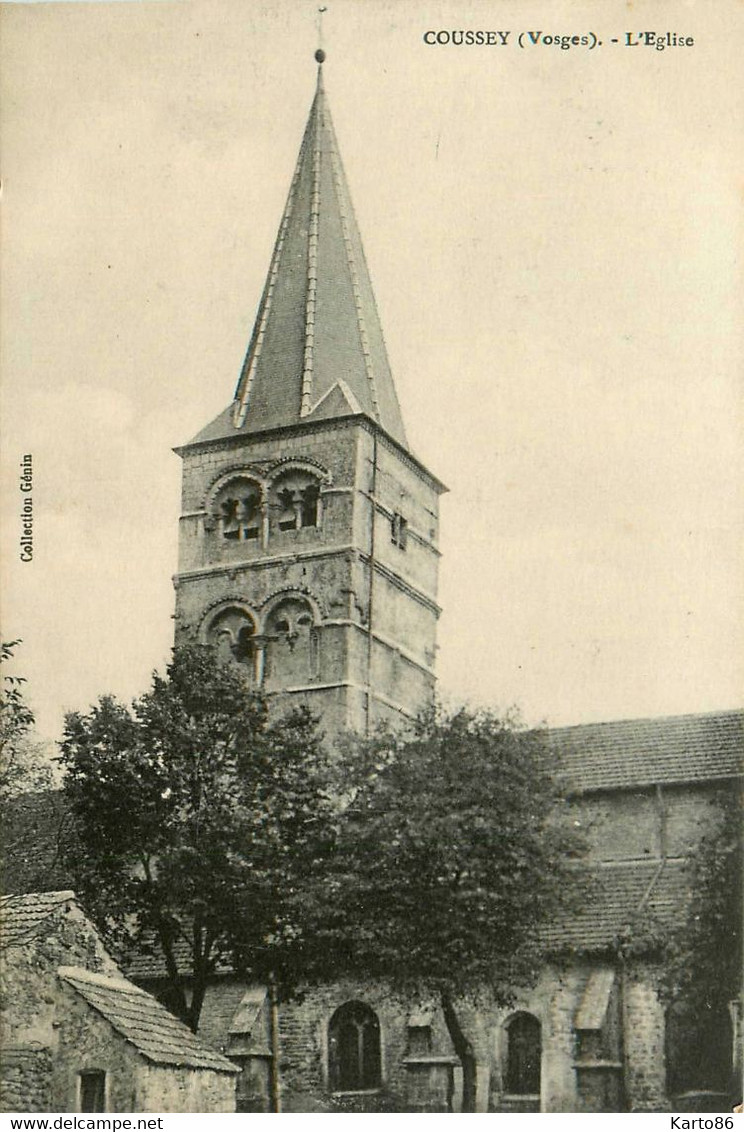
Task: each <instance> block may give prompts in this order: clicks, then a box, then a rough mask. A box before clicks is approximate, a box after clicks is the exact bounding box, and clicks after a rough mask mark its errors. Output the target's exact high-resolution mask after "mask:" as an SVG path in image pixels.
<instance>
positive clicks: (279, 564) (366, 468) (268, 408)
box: [175, 53, 444, 735]
mask: <svg viewBox="0 0 744 1132" xmlns="http://www.w3.org/2000/svg"><path fill="white" fill-rule="evenodd" d="M316 58H318V64H319V65H318V83H317V90H316V93H315V98H314V100H313V104H312V107H311V109H310V116H309V119H308V123H307V127H306V129H305V133H304V137H303V139H302V145H301V147H300V154H299V158H298V161H297V166H296V168H295V172H294V176H293V178H292V184H291V187H290V190H289V196H288V199H287V203H286V206H285V209H284V214H283V216H282V219H281V223H280V226H279V233H278V235H277V239H276V244H275V247H274V252H273V255H272V258H271V264H270V267H269V272H268V277H267V279H266V284H265V287H264V291H263V295H262V298H261V302H260V305H259V308H258V315H257V317H256V324H255V327H254V330H253V335H252V337H251V341H250V345H249V347H248V353H247V356H246V359H245V363H244V365H243V369H242V372H241V375H240V380H239V381H238V385H237V389H236V391H235V396H234V399H233V401H232V402H231V404H230V405H229V406H228V407H227V408H226V409H225V410H224V412H222V413H221V414H220V415H219V416H218V417H217V419H216V420H214V421H212V423H211V424H208V425H207V426H206V428H204V429H203V430H202V431H201V432H200V433H199V434H198V435H197V436H196V437H195V438H194V439H193V440H192V441H191V442H190V443H189V444H186V445H184V446H183V447H182V448H179V449H177V450H176V451H177V452H178V454H179V455H180V456H181V457H182V458H183V493H182V515H181V525H180V542H179V564H178V574H177V576H176V579H175V585H176V640H177V641H179V640H185V639H195V640H201V641H203V642H211V643H213V644H215V645H216V646H217V648H218V650H219V651H220V653H221V654H222V655H223V656H224V657H226V658H229V659H231V660H232V661H234V662H235V663H238V664H241V665H244V666H245V668H246V670H247V672H248V673H249V675H250V679H251V680H252V681H253V682H254V683H255V684H256V686H257V687H260V688H261V690H262V691H263V692H264V693H265V694H266V695H267V696H268V697H270V699H271V701H272V702H273V703H274V704H276V705H277V706H279V707H282V706H283V705H286V706H289V705H291V704H292V703H298V702H302V703H306V704H307V705H308V706H309V708H310V710H311V711H313V713H314V714H316V715H318V716H320V717H321V720H322V726H323V727H324V729H325V731H326V733H327V734H331V735H332V734H336V733H338V732H339V731H343V730H346V729H351V730H354V731H358V732H364V731H368V730H369V729H370V728H373V727H374V726H375V725H376V724H377V723H378V722H379V721H381V720H383V719H387V720H392V721H393V722H397V723H403V722H404V721H405V720H407V719H410V718H411V717H412V716H414V715H415V714H416V713H417V712H418V711H419V710H420V708H421V707H423V706H424V705H425V704H426V703H427V702H428V701H430V700H431V698H432V695H433V692H434V681H435V676H434V662H435V656H436V626H437V618H438V615H439V607H438V605H437V573H438V564H439V551H438V549H437V538H438V499H439V495H440V493H441V492H442V491H443V490H444V489H443V486H442V484H441V483H440V482H439V481H438V480H437V479H436V478H435V477H434V476H432V475H431V473H430V472H428V471H427V469H426V468H425V467H424V466H423V464H422V463H421V462H420V461H419V460H417V459H416V458H415V457H414V456H413V455H412V453H411V452H410V450H409V448H408V444H407V441H406V435H405V431H404V428H403V420H402V418H401V413H400V407H399V405H398V399H397V396H396V393H395V386H394V384H393V379H392V375H391V373H390V366H389V364H388V359H387V353H386V350H385V343H384V341H383V336H382V329H381V327H380V322H379V317H378V314H377V309H376V306H375V301H374V296H373V293H372V286H371V283H370V279H369V274H368V271H367V265H366V262H365V258H364V252H363V250H362V243H361V239H360V236H359V231H358V228H357V223H356V219H355V217H354V211H353V208H352V205H351V199H350V196H349V191H348V188H347V185H346V178H345V175H344V171H343V167H342V165H341V159H340V157H339V152H338V145H337V143H336V137H335V134H334V130H333V125H332V122H331V116H330V112H329V109H328V103H327V99H326V95H325V92H324V90H323V81H322V61H323V56H322V53H318V56H316ZM422 408H423V406H422Z"/></svg>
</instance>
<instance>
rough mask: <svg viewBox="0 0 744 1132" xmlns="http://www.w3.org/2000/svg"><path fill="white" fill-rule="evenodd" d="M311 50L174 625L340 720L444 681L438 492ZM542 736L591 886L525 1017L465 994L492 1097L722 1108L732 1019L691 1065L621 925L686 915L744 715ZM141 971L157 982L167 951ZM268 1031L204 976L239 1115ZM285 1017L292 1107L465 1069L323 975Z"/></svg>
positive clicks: (392, 1095)
mask: <svg viewBox="0 0 744 1132" xmlns="http://www.w3.org/2000/svg"><path fill="white" fill-rule="evenodd" d="M316 59H317V60H318V78H317V89H316V93H315V97H314V100H313V103H312V107H311V110H310V116H309V119H308V122H307V127H306V129H305V133H304V137H303V139H302V144H301V147H300V153H299V158H298V161H297V165H296V168H295V171H294V175H293V177H292V182H291V186H290V190H289V195H288V198H287V202H286V205H285V208H284V212H283V215H282V218H281V223H280V225H279V232H278V235H277V238H276V244H275V246H274V251H273V254H272V257H271V262H270V265H269V270H268V276H267V279H266V284H265V287H264V291H263V295H262V297H261V300H260V304H259V307H258V313H257V317H256V322H255V327H254V330H253V335H252V337H251V340H250V344H249V347H248V353H247V356H246V359H245V363H244V365H243V368H242V372H241V374H240V379H239V381H238V384H237V388H236V390H235V394H234V397H233V399H232V401H231V403H230V404H229V405H228V406H227V407H226V408H225V410H224V411H223V412H222V413H220V415H219V416H218V417H217V418H216V419H215V420H214V421H212V422H211V423H210V424H208V425H207V426H206V427H205V428H204V429H202V431H201V432H200V433H199V434H198V435H197V436H196V437H195V438H194V439H193V440H192V441H191V442H190V443H188V444H186V445H184V446H183V447H182V448H180V449H178V450H177V451H178V453H179V455H180V456H181V457H182V458H183V496H182V515H181V527H180V544H179V545H180V549H179V564H178V574H177V577H176V579H175V586H176V640H177V641H183V640H198V641H202V642H209V643H212V644H214V645H215V646H216V647H217V649H218V650H219V652H220V653H221V654H222V655H223V656H224V657H225V658H229V659H232V660H233V661H235V662H237V663H239V664H241V665H242V666H244V668H245V671H246V674H247V676H248V679H249V680H250V681H251V682H252V683H253V684H254V686H255V687H256V688H258V689H260V690H261V691H262V693H264V694H265V695H266V696H267V697H268V698H269V701H270V703H271V704H272V705H274V706H275V708H276V710H279V711H282V710H284V709H285V708H286V707H289V706H291V705H293V704H306V705H307V706H308V707H309V708H310V710H311V711H312V712H313V713H314V714H315V715H317V716H319V717H320V719H321V725H322V727H323V729H324V730H325V732H326V734H327V735H329V736H331V737H333V736H338V735H342V734H343V733H345V732H349V731H351V732H357V733H369V732H370V730H372V729H374V728H375V726H376V725H377V724H378V723H380V722H382V721H387V722H391V723H393V724H394V725H396V726H404V725H405V723H406V721H408V720H410V719H412V718H413V717H415V716H416V715H417V713H418V712H419V711H420V709H421V708H422V707H423V706H424V705H426V704H427V703H429V702H431V700H432V698H433V694H434V682H435V674H434V665H435V658H436V629H437V618H438V615H439V607H438V605H437V573H438V562H439V549H438V534H439V531H438V498H439V495H440V494H441V492H442V491H443V490H445V489H444V487H443V485H442V484H441V483H440V482H439V480H438V479H437V478H436V477H435V476H434V475H433V474H432V473H431V472H430V471H429V470H428V469H427V468H426V467H425V466H424V464H422V463H421V461H420V460H419V459H417V458H416V457H415V456H414V455H413V453H412V452H411V451H410V448H409V446H408V442H407V440H406V433H405V428H404V424H403V420H402V417H401V412H400V407H399V404H398V399H397V396H396V392H395V385H394V382H393V378H392V375H391V371H390V365H389V362H388V358H387V354H386V350H385V343H384V340H383V334H382V328H381V326H380V320H379V317H378V313H377V309H376V306H375V300H374V296H373V292H372V286H371V282H370V277H369V273H368V270H367V265H366V262H365V257H364V251H363V248H362V242H361V238H360V234H359V230H358V228H357V222H356V219H355V216H354V210H353V208H352V204H351V198H350V195H349V190H348V187H347V183H346V178H345V175H344V170H343V166H342V163H341V158H340V155H339V149H338V144H337V141H336V137H335V134H334V129H333V125H332V122H331V116H330V111H329V108H328V101H327V98H326V94H325V91H324V88H323V78H322V64H323V59H324V55H323V53H322V52H320V51H319V52H318V53H317V55H316ZM550 744H551V750H552V751H553V753H554V754H555V758H556V766H557V765H558V764H559V763H560V764H561V765H562V766H564V768H566V769H567V772H568V775H569V790H570V791H571V796H572V799H573V801H572V805H573V806H574V809H575V812H576V815H577V816H576V820H577V823H581V824H583V825H584V826H585V828H586V829H587V830H588V831H589V836H590V841H591V854H590V861H589V863H588V866H587V867H588V868H589V870H590V871H591V872H593V874H595V877H594V879H595V882H596V883H595V885H594V889H593V891H594V896H593V897H592V901H591V906H590V907H587V909H586V910H585V913H584V914H582V915H580V916H578V917H574V918H573V919H572V920H571V921H568V922H566V923H563V924H555V925H553V927H552V928H551V930H550V933H549V936H550V938H549V940H548V946H549V950H550V953H551V954H552V955H553V956H554V961H551V963H549V964H546V969H545V972H544V975H543V977H542V979H541V980H540V982H539V984H538V985H537V986H536V987H535V988H532V989H530V990H528V991H525V993H524V994H523V995H521V996H520V995H519V994H517V995H516V998H517V1005H516V1006H515V1008H514V1009H513V1010H511V1011H504V1010H501V1011H497V1012H495V1013H494V1014H493V1016H489V1017H485V1016H483V1015H480V1014H477V1012H474V1011H472V1012H471V1014H470V1017H469V1022H470V1033H471V1039H472V1042H473V1046H474V1048H475V1049H476V1054H477V1061H478V1076H477V1108H478V1110H479V1111H507V1112H508V1111H512V1112H525V1111H558V1112H569V1111H595V1112H602V1111H605V1112H607V1111H643V1110H645V1111H663V1110H666V1109H669V1108H672V1107H674V1108H676V1110H677V1111H680V1110H681V1109H684V1108H685V1107H686V1106H688V1107H689V1106H692V1109H693V1110H695V1109H698V1110H699V1109H700V1107H701V1106H703V1107H705V1106H706V1105H707V1106H708V1107H712V1108H713V1109H715V1110H718V1108H719V1107H720V1106H721V1105H722V1104H724V1103H725V1101H724V1097H725V1092H726V1089H727V1088H728V1087H729V1085H728V1084H727V1082H729V1083H730V1080H731V1068H732V1066H731V1049H732V1027H733V1029H737V1028H738V1027H739V1022H738V1014H737V1013H736V1011H735V1010H733V1008H732V1013H731V1015H730V1017H729V1016H727V1017H725V1018H722V1019H721V1020H720V1026H719V1027H718V1031H719V1032H720V1034H721V1041H720V1043H719V1046H720V1048H718V1049H716V1050H714V1051H712V1052H711V1051H709V1053H710V1056H709V1057H708V1058H707V1061H708V1062H710V1063H711V1064H709V1065H707V1067H706V1065H703V1068H699V1066H698V1069H696V1070H695V1072H696V1073H697V1076H694V1079H692V1078H690V1076H689V1073H688V1075H687V1077H685V1073H686V1072H687V1070H684V1069H680V1068H679V1066H680V1065H681V1064H684V1065H687V1066H689V1065H690V1064H694V1063H695V1061H696V1059H695V1058H694V1057H693V1058H692V1059H691V1058H690V1057H689V1050H688V1051H687V1054H686V1060H685V1058H684V1057H682V1058H681V1060H680V1055H679V1054H678V1053H675V1051H674V1050H673V1049H671V1048H670V1046H669V1040H668V1038H669V1034H668V1032H667V1030H668V1027H667V1026H666V1020H665V1013H664V1008H663V1006H662V1003H661V1001H660V999H659V996H658V993H657V989H656V985H657V984H656V980H657V975H658V970H655V968H654V963H653V957H649V956H645V957H641V958H637V959H636V961H635V962H634V964H633V965H632V968H629V967H628V965H627V964H625V963H624V961H621V960H620V958H619V948H618V941H619V940H620V939H621V938H622V937H623V935H624V934H625V933H627V931H628V930H629V928H630V926H631V925H638V924H639V922H644V921H645V920H648V918H649V917H650V918H651V920H652V921H653V923H654V924H655V926H656V928H657V929H658V930H661V931H665V930H668V928H669V926H671V924H673V923H674V922H675V921H677V920H678V919H679V916H680V914H681V911H680V910H681V909H682V908H683V907H684V904H685V899H686V880H685V865H686V862H687V861H688V860H689V858H690V857H691V855H692V854H693V853H694V852H695V848H696V846H697V844H698V843H699V840H700V837H701V836H702V835H703V833H704V832H705V831H706V830H707V829H710V828H711V822H713V821H715V814H716V812H717V811H716V805H717V799H719V798H720V790H721V789H731V788H732V787H733V785H734V782H735V780H736V779H737V777H738V778H740V776H741V770H742V763H741V755H742V717H741V713H736V712H733V713H723V714H722V715H720V716H700V717H695V716H689V717H679V718H677V719H669V720H652V721H641V722H638V721H636V722H632V721H630V722H624V723H619V724H601V725H594V726H593V727H576V728H565V729H560V730H559V731H555V732H553V733H552V734H551V737H550ZM567 952H569V953H570V955H571V956H572V957H573V958H572V959H571V960H570V961H569V962H567V961H566V958H565V957H566V953H567ZM577 956H578V957H579V958H577ZM561 957H563V958H561ZM131 974H132V977H134V978H135V979H139V980H140V981H142V982H144V984H145V985H149V986H151V987H152V988H153V989H155V988H156V987H157V982H158V971H157V970H156V969H155V967H154V966H153V960H152V959H147V958H144V957H143V959H142V960H141V961H135V964H134V967H133V970H132V971H131ZM463 1011H464V1015H465V1016H467V1006H466V1004H463ZM270 1029H271V1027H270V1018H269V1006H268V1003H267V1000H266V997H265V993H264V990H263V989H262V988H259V987H246V986H245V985H243V984H241V983H240V981H239V980H236V979H235V978H234V977H233V976H232V975H231V974H230V972H229V971H225V972H223V973H222V974H221V975H220V976H218V977H216V978H215V980H214V984H213V986H212V987H211V988H210V991H209V993H208V995H207V999H206V1001H205V1005H204V1009H203V1013H202V1021H201V1032H202V1033H203V1035H204V1036H206V1037H207V1038H208V1040H210V1041H211V1042H212V1043H213V1044H215V1045H217V1046H218V1047H219V1048H220V1049H221V1050H223V1051H224V1052H225V1053H227V1055H228V1056H230V1057H232V1058H234V1059H237V1060H238V1061H239V1062H240V1064H241V1065H242V1066H243V1072H242V1074H241V1077H240V1079H239V1082H238V1104H239V1108H241V1109H243V1110H248V1109H256V1110H262V1109H265V1108H266V1107H267V1105H268V1103H269V1101H268V1079H269V1078H268V1065H269V1062H270V1059H271V1049H270V1045H271V1042H270ZM278 1031H279V1039H280V1040H279V1045H280V1050H279V1077H280V1080H281V1090H282V1105H283V1107H284V1108H285V1110H287V1111H297V1112H310V1111H340V1110H344V1109H347V1110H348V1109H352V1110H353V1109H358V1110H362V1111H429V1112H436V1111H452V1110H453V1109H454V1110H455V1111H456V1110H457V1107H458V1104H459V1100H458V1089H461V1083H462V1077H461V1070H460V1068H459V1061H458V1058H457V1057H456V1055H455V1052H454V1050H453V1048H452V1045H451V1042H450V1039H449V1036H448V1033H447V1030H446V1027H445V1025H444V1020H443V1018H442V1016H441V1010H440V1008H439V1007H438V1005H437V1003H435V1002H431V1003H426V1002H423V1003H422V1002H417V1003H408V1002H405V1001H404V1000H402V999H401V998H400V997H399V996H398V995H396V994H395V993H393V992H392V991H391V989H390V988H388V987H385V986H382V985H366V986H357V985H354V986H352V985H338V986H325V987H318V988H314V989H310V990H309V991H308V993H307V994H306V995H305V996H304V997H303V999H302V1001H301V1002H299V1003H289V1004H283V1005H282V1007H281V1012H280V1017H279V1020H278ZM697 1061H698V1062H700V1063H705V1062H706V1058H702V1059H697ZM685 1097H687V1100H686V1099H685ZM391 1106H392V1107H391ZM396 1106H397V1107H396Z"/></svg>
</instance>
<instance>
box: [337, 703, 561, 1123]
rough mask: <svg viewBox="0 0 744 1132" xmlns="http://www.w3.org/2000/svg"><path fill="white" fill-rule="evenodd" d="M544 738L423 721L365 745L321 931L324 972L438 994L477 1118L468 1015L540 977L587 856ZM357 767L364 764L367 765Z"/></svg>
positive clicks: (474, 720)
mask: <svg viewBox="0 0 744 1132" xmlns="http://www.w3.org/2000/svg"><path fill="white" fill-rule="evenodd" d="M545 754H546V752H545V750H544V747H543V742H542V739H541V736H540V734H539V733H536V732H526V731H523V730H519V729H518V728H516V727H515V726H513V725H512V723H511V721H509V720H507V721H502V720H499V719H497V718H495V717H494V716H493V715H490V714H486V713H482V714H481V713H479V714H473V713H470V712H467V711H460V712H458V713H456V714H455V715H453V716H451V717H449V718H447V717H437V716H435V715H431V716H429V717H427V718H426V719H423V720H422V721H421V722H420V723H419V725H418V728H417V730H416V733H415V734H414V735H413V736H411V737H409V738H405V739H401V738H398V739H396V738H395V737H392V736H378V737H377V738H376V739H375V740H374V741H373V742H372V743H370V744H368V745H367V746H366V747H362V750H361V756H362V757H361V759H360V760H359V761H358V766H359V767H360V768H361V773H360V774H359V775H358V778H357V781H356V784H355V786H354V788H353V790H352V794H353V801H352V802H351V804H350V805H349V807H348V809H347V811H346V813H345V817H344V821H343V822H342V824H341V827H340V830H339V840H338V844H337V847H336V852H335V854H334V863H333V869H332V872H331V875H330V876H329V878H328V879H327V883H326V885H325V887H324V890H323V897H324V905H323V908H322V909H321V910H320V913H319V920H318V926H317V929H316V934H317V940H318V947H317V949H316V955H317V956H319V957H320V959H321V963H322V962H325V964H326V970H325V971H320V972H319V975H321V976H322V975H323V974H325V975H327V974H328V973H330V972H335V973H336V974H338V973H340V972H342V971H344V972H346V973H349V974H356V975H361V976H363V977H365V978H366V977H375V976H378V977H380V978H383V979H390V980H392V981H393V983H394V984H397V986H398V987H399V988H400V989H401V990H404V991H406V992H407V993H417V992H418V993H427V992H429V993H430V992H432V991H434V992H437V993H438V995H439V998H440V1001H441V1005H442V1009H443V1014H444V1018H445V1021H446V1023H447V1026H448V1029H449V1032H450V1035H451V1038H452V1042H453V1045H454V1048H455V1050H456V1052H457V1054H458V1056H459V1058H460V1060H461V1062H462V1066H463V1076H464V1090H463V1091H464V1097H463V1107H464V1109H465V1110H466V1111H473V1109H474V1101H475V1053H474V1046H473V1043H472V1041H471V1039H470V1038H469V1037H468V1035H467V1034H466V1032H465V1027H464V1026H463V1024H462V1021H461V1019H460V1017H459V1013H458V1004H462V1002H463V1000H467V999H468V998H470V999H471V1000H472V999H473V997H474V996H475V997H478V996H481V995H482V994H483V993H484V991H485V992H486V993H487V994H488V995H489V996H490V997H491V1001H492V1002H493V1003H495V1004H501V1005H506V1004H509V1003H510V1002H511V1001H512V995H513V990H514V987H515V986H519V985H521V986H524V985H526V984H530V983H531V982H533V981H534V979H535V978H536V977H537V974H538V971H539V967H540V960H541V958H544V956H543V954H542V948H541V945H540V936H541V928H542V926H543V925H544V923H545V921H546V919H547V918H549V917H550V916H551V915H553V914H554V913H555V912H556V910H557V909H558V907H559V906H560V905H561V904H562V903H564V902H565V901H566V900H567V898H568V895H569V893H570V891H571V882H570V878H571V869H570V866H569V859H570V855H571V854H572V853H575V852H576V851H577V850H578V848H579V846H578V843H577V840H576V835H575V833H574V832H573V829H572V828H569V827H567V825H566V824H565V823H564V822H563V821H562V820H561V817H560V812H561V807H560V795H559V794H558V791H557V789H556V787H555V786H554V784H553V782H552V781H551V779H550V778H549V776H548V775H547V773H546V757H545ZM357 757H358V756H357Z"/></svg>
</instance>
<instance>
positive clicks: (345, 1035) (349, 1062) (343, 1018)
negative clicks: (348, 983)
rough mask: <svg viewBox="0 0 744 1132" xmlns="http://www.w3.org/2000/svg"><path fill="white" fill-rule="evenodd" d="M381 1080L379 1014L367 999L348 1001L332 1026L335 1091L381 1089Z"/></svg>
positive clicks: (330, 1066) (331, 1072) (330, 1077)
mask: <svg viewBox="0 0 744 1132" xmlns="http://www.w3.org/2000/svg"><path fill="white" fill-rule="evenodd" d="M381 1080H382V1064H381V1057H380V1023H379V1020H378V1018H377V1015H376V1014H375V1012H374V1010H372V1008H371V1007H369V1006H367V1005H366V1004H365V1003H363V1002H345V1003H344V1004H343V1006H339V1008H338V1010H337V1011H336V1012H335V1014H334V1015H333V1017H332V1018H331V1021H330V1023H329V1026H328V1083H329V1085H330V1087H331V1089H332V1090H333V1092H355V1091H357V1090H363V1089H377V1088H379V1086H380V1083H381Z"/></svg>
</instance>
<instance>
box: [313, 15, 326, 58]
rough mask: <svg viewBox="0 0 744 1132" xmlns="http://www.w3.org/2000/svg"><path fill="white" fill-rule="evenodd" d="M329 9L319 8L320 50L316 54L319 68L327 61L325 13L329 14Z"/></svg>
mask: <svg viewBox="0 0 744 1132" xmlns="http://www.w3.org/2000/svg"><path fill="white" fill-rule="evenodd" d="M327 11H328V9H327V8H325V7H324V8H318V50H317V51H316V52H315V61H316V63H317V64H318V66H319V67H320V66H322V64H323V62H324V60H325V57H326V55H325V51H324V50H323V13H324V12H327Z"/></svg>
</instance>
